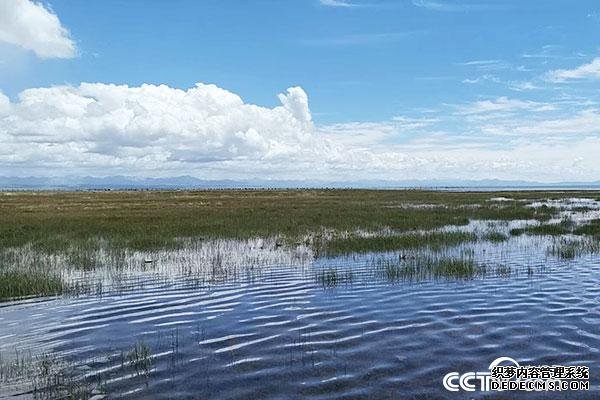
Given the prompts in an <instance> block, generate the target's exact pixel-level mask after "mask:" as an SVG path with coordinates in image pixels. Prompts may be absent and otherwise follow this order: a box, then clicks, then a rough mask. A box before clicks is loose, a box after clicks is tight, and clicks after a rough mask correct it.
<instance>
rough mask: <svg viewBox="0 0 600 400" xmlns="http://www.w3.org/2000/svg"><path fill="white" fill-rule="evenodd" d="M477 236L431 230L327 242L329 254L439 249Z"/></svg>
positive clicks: (474, 238)
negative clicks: (424, 248) (428, 231)
mask: <svg viewBox="0 0 600 400" xmlns="http://www.w3.org/2000/svg"><path fill="white" fill-rule="evenodd" d="M476 240H477V236H476V235H475V234H473V233H468V232H431V233H410V234H404V235H389V236H372V237H358V236H352V237H348V238H339V239H333V240H331V241H329V242H327V243H326V244H325V246H326V248H325V253H326V254H327V255H339V254H349V253H367V252H378V251H393V250H401V249H416V248H423V247H429V248H432V249H439V248H442V247H446V246H456V245H458V244H461V243H467V242H474V241H476Z"/></svg>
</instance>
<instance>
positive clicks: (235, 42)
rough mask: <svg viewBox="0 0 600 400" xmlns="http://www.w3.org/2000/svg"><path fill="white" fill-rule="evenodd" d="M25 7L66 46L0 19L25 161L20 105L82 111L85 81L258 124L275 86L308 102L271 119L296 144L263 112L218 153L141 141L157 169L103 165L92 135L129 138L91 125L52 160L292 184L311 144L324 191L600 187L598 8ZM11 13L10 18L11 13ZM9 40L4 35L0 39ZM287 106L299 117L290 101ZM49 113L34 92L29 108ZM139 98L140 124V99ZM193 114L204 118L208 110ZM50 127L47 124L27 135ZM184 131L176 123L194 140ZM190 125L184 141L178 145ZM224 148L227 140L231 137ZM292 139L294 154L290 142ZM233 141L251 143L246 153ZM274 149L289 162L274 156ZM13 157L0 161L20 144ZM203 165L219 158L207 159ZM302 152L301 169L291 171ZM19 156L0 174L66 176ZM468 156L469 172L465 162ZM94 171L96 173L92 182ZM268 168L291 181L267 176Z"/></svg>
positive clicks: (427, 2)
mask: <svg viewBox="0 0 600 400" xmlns="http://www.w3.org/2000/svg"><path fill="white" fill-rule="evenodd" d="M15 2H19V3H30V2H28V1H27V0H15ZM31 4H33V6H34V7H41V8H42V9H43V10H44V11H46V12H47V13H48V14H49V15H51V16H53V17H55V18H57V19H58V20H59V24H60V29H63V31H58V36H60V37H58V38H57V39H56V40H57V41H56V42H55V44H57V46H58V45H63V46H66V47H62V48H59V50H58V52H55V55H52V54H51V52H50V53H43V50H40V49H41V48H42V46H44V44H43V43H38V42H35V43H34V42H32V40H33V39H31V38H32V37H39V35H38V36H35V35H33V34H29V35H25V34H15V33H14V32H17V31H18V30H19V29H20V30H26V31H27V30H28V29H34V28H31V27H26V26H21V25H18V26H17V24H14V26H13V25H11V24H12V22H11V21H8V20H7V21H4V23H5V24H6V26H7V27H6V28H5V32H4V36H3V34H2V29H1V28H0V90H1V91H2V92H3V93H4V95H6V96H7V97H8V98H9V99H10V101H9V103H10V107H11V108H10V111H9V112H8V115H5V116H4V118H5V119H6V118H9V117H11V116H12V119H11V121H12V122H11V124H12V125H7V127H6V128H5V130H6V131H8V132H9V134H8V135H7V136H6V138H5V140H6V143H11V144H15V143H20V145H23V143H24V142H25V143H26V144H27V140H24V139H23V138H24V137H36V138H35V139H31V140H32V141H31V142H29V143H28V144H29V145H30V147H31V146H38V147H39V146H40V143H41V142H43V140H42V139H41V138H40V137H41V136H44V137H45V138H46V139H44V140H47V136H48V135H50V133H49V132H43V134H42V133H39V132H34V133H35V134H32V133H31V132H29V131H27V132H25V131H26V130H27V129H29V130H31V127H28V128H27V129H25V128H23V124H21V125H19V127H15V126H16V123H15V122H14V120H15V119H16V118H17V117H18V118H23V117H22V115H21V114H18V112H19V111H20V112H21V113H25V112H26V111H27V112H29V113H30V112H31V109H29V110H25V106H26V104H24V102H23V101H22V100H20V98H19V96H20V93H22V92H23V91H27V90H30V89H32V88H46V89H51V88H53V87H54V88H55V87H57V86H60V87H70V88H72V89H73V90H74V91H75V92H76V93H75V94H76V95H77V96H79V97H80V98H81V97H83V98H92V99H94V100H97V99H98V95H97V94H89V93H90V90H91V89H89V90H87V92H86V91H85V90H84V91H82V89H81V88H80V84H81V83H82V82H88V83H95V84H102V85H110V84H117V85H128V87H131V88H134V87H140V86H141V85H142V84H152V85H161V84H164V85H166V86H167V87H168V88H170V89H173V90H175V89H183V90H187V89H189V88H192V87H194V85H195V84H196V83H197V82H202V83H204V84H214V85H216V86H217V87H218V88H220V89H223V90H224V91H227V92H228V93H233V94H236V95H238V96H240V97H241V99H242V100H243V103H244V104H245V105H256V106H260V107H262V108H264V109H265V110H271V111H272V110H275V111H277V110H278V107H280V108H281V104H282V103H281V99H280V98H278V96H277V94H278V93H284V92H286V89H287V88H290V87H299V88H301V90H302V91H303V93H304V94H305V95H306V96H307V101H306V102H307V104H300V105H298V104H296V103H294V104H296V105H297V107H296V106H294V104H292V105H291V106H289V107H288V108H286V110H288V111H289V113H290V115H291V118H292V119H293V121H292V122H290V123H289V126H287V128H289V127H290V126H292V125H294V124H297V125H298V126H302V128H301V129H304V130H301V131H294V132H295V133H293V134H292V133H290V134H286V135H284V136H285V137H284V138H281V137H278V136H277V135H275V134H273V133H271V132H272V131H273V130H274V129H275V128H274V127H271V126H270V125H269V126H267V125H265V123H266V122H264V121H265V118H266V120H269V121H272V120H273V118H274V117H273V116H272V115H270V114H269V115H265V116H263V117H264V118H263V119H260V121H257V122H256V121H255V122H253V123H250V122H248V121H243V123H242V121H238V120H237V119H236V120H235V121H236V122H235V124H233V125H235V127H236V128H235V129H238V130H239V129H242V128H240V126H242V125H243V129H242V130H243V132H244V135H245V136H244V137H245V139H244V143H242V144H240V143H237V142H235V140H234V142H235V143H234V144H232V142H231V140H230V138H229V139H228V137H223V135H222V132H221V131H215V132H204V131H202V132H201V134H200V133H198V135H197V137H196V138H197V139H198V141H199V143H190V142H188V141H182V140H183V139H181V138H179V139H178V138H177V137H174V136H173V135H172V136H171V138H172V140H171V142H169V143H167V142H168V140H163V139H161V140H162V141H161V140H158V139H156V135H158V133H157V134H156V135H155V136H153V137H152V138H151V139H148V138H145V139H144V140H140V142H139V143H140V147H139V148H141V147H144V148H146V150H145V151H144V152H143V154H144V157H147V156H148V154H149V152H150V153H151V152H156V153H153V154H155V155H156V157H157V158H156V159H154V160H146V161H143V160H141V159H140V157H139V152H137V153H136V146H135V144H132V143H128V144H123V146H120V147H119V148H115V149H113V150H114V152H113V153H111V154H110V155H111V156H113V157H116V159H114V160H112V161H111V160H109V159H106V157H105V156H107V155H108V154H106V151H104V150H103V151H102V152H97V151H96V150H94V149H97V148H103V149H105V148H106V146H104V145H100V144H98V141H97V140H96V139H97V138H98V137H99V136H98V135H100V136H101V137H102V138H104V137H105V136H106V135H109V134H110V135H113V136H111V140H112V141H119V140H121V139H123V138H124V137H131V135H132V133H131V132H132V131H131V132H130V131H127V129H124V128H123V129H121V131H119V129H120V128H114V127H113V128H111V129H112V131H111V132H109V133H107V130H109V128H106V127H103V128H102V129H101V130H99V131H93V129H92V128H89V125H86V124H84V123H82V125H81V128H80V130H81V131H86V130H87V131H89V132H87V131H86V132H81V137H80V138H76V137H72V138H71V139H72V141H71V142H69V143H66V142H63V143H62V144H61V146H63V147H62V150H61V151H64V150H65V149H67V148H68V149H74V148H79V149H80V148H84V150H83V151H82V155H81V156H80V157H78V158H77V159H76V160H69V165H70V167H71V170H75V171H81V173H91V174H101V172H103V171H106V172H107V171H109V170H110V171H111V172H114V173H124V174H133V175H156V174H183V173H186V172H190V173H191V174H193V175H196V176H200V177H203V176H204V177H211V178H219V177H236V178H244V177H246V178H251V177H256V176H264V175H265V174H266V175H268V177H273V178H301V176H299V175H298V173H297V167H294V165H295V166H298V165H305V166H308V165H311V164H312V163H314V162H315V160H317V159H319V160H321V159H322V158H323V154H321V153H319V152H318V151H314V149H313V150H310V149H311V147H310V146H315V148H317V149H323V148H326V147H327V146H331V147H332V150H331V151H334V150H335V152H337V153H339V154H338V155H337V156H335V157H333V158H331V159H328V160H327V161H324V162H323V163H322V165H320V166H319V171H320V172H319V173H318V174H317V175H318V176H324V177H326V178H331V179H346V178H350V177H355V176H356V175H358V176H360V177H361V178H365V179H368V178H379V177H384V178H386V179H399V178H419V177H426V178H433V177H441V178H445V179H451V178H455V179H483V178H499V179H519V178H521V179H531V180H542V181H553V180H591V179H594V178H595V177H596V178H600V174H599V173H600V165H597V164H596V161H595V160H594V159H593V158H594V157H592V156H591V153H589V152H590V151H591V150H590V149H592V148H594V149H596V148H595V147H594V146H596V145H598V146H599V147H598V149H600V144H599V137H600V132H598V130H597V129H596V128H595V127H594V126H595V123H596V122H597V121H600V116H599V113H598V110H597V107H598V106H597V103H598V100H599V96H598V93H599V92H598V89H599V88H600V79H599V77H600V61H599V62H598V63H599V65H596V64H594V60H595V59H596V57H598V56H599V53H600V52H599V43H598V37H599V33H600V5H599V4H598V3H597V2H596V1H577V2H572V1H566V0H565V1H558V0H555V1H526V2H524V1H483V0H479V1H466V0H463V1H450V0H448V1H442V0H414V1H408V0H407V1H377V0H371V1H360V0H356V1H350V0H348V1H341V0H321V1H319V0H294V1H292V0H290V1H274V0H273V1H182V0H177V1H135V0H127V1H125V0H120V1H117V0H104V1H89V2H88V1H86V2H83V1H64V0H53V1H51V2H43V3H31ZM4 6H5V7H8V6H7V5H4ZM19 10H21V9H19ZM19 10H16V11H14V12H15V13H18V12H25V11H22V10H26V9H25V8H23V9H22V10H21V11H19ZM32 10H33V9H32ZM34 11H35V10H34ZM32 12H33V11H32ZM14 15H16V14H14ZM0 18H1V17H0ZM23 20H24V21H27V19H25V18H23ZM31 21H35V20H33V19H32V20H31ZM2 22H3V21H2V20H1V19H0V27H1V25H2ZM50 22H51V21H50ZM50 22H49V24H50ZM24 24H26V22H25V23H24ZM32 24H33V22H32ZM9 25H10V26H9ZM9 27H10V29H12V30H13V31H10V32H8V33H7V32H6V31H8V30H9ZM55 28H56V27H55ZM35 29H37V28H35ZM18 32H21V31H18ZM54 32H55V33H56V32H57V31H56V29H55V30H54ZM3 37H4V40H3ZM28 38H29V39H28ZM60 40H62V41H63V42H60V43H59V41H60ZM65 41H70V43H71V44H72V48H70V47H69V46H70V44H68V43H66V42H65ZM36 46H37V47H36ZM94 90H101V89H99V88H95V89H94ZM92 91H93V90H92ZM83 92H86V93H87V94H86V93H83ZM288 95H289V96H290V99H292V100H294V101H296V102H299V103H303V100H302V99H303V97H302V95H301V94H300V95H298V93H292V94H290V93H288ZM297 95H298V96H300V97H298V96H297ZM86 96H87V97H86ZM30 97H31V96H30ZM55 98H56V96H55V95H48V97H47V98H46V97H44V99H45V100H43V101H49V102H52V101H54V99H55ZM47 99H50V100H47ZM36 101H38V100H36ZM40 101H41V100H40ZM65 101H67V102H68V101H73V100H69V99H66V100H65ZM136 101H138V103H139V104H140V105H141V107H143V108H144V109H149V108H148V107H147V106H146V102H147V101H150V100H148V99H147V98H144V99H143V100H139V99H138V100H136ZM98 102H100V100H98ZM108 103H110V101H108V100H105V101H104V102H103V103H102V104H101V105H103V106H105V105H106V104H108ZM44 104H45V105H48V104H47V103H44ZM99 104H100V103H99ZM127 104H131V100H129V103H127ZM30 106H31V105H28V107H30ZM38 106H39V104H38V105H37V106H36V107H38ZM54 106H56V105H54ZM305 106H306V109H307V110H308V112H309V113H310V118H309V119H310V124H311V126H308V125H306V126H305V125H302V124H303V121H302V120H301V118H300V119H298V118H296V117H297V115H296V114H295V111H294V110H296V111H297V110H298V109H299V108H298V107H300V108H302V107H305ZM61 107H62V106H61ZM61 107H55V108H61ZM203 107H207V108H208V109H212V108H211V107H212V106H211V105H210V104H203ZM294 107H295V108H294ZM284 108H285V107H284ZM158 109H160V107H159V108H158ZM244 110H245V109H244ZM88 111H89V110H88ZM105 111H106V110H105ZM223 112H224V114H223V115H225V116H224V117H223V118H230V117H231V115H232V114H231V113H232V112H233V111H231V110H229V109H228V110H226V111H223ZM240 112H242V113H246V112H247V111H240ZM78 115H79V117H78V118H80V119H82V118H84V116H82V115H83V114H78ZM86 115H87V116H88V117H89V115H88V114H86ZM233 115H237V114H235V113H234V114H233ZM63 117H64V115H63V116H62V117H61V116H57V115H56V114H52V118H54V122H53V126H56V125H57V124H61V123H66V122H65V119H64V118H63ZM48 118H50V117H49V115H45V116H44V119H43V120H42V121H40V122H42V123H43V121H48ZM86 118H87V117H86ZM174 118H175V119H177V117H174ZM231 118H233V117H231ZM236 118H237V117H236ZM277 118H279V117H277ZM199 121H200V120H196V121H195V122H194V123H193V124H192V125H191V126H193V127H197V126H204V125H202V122H199ZM88 122H89V121H88ZM163 122H164V121H162V122H160V123H158V124H159V125H160V124H161V123H163ZM78 123H79V122H78ZM109 125H110V124H109ZM159 125H157V126H159ZM1 126H2V125H0V127H1ZM69 126H71V125H69ZM78 126H79V125H78ZM127 126H131V124H130V125H127ZM160 126H162V125H160ZM86 127H88V128H86ZM193 127H189V126H186V127H183V128H182V129H184V130H186V131H189V130H190V129H191V130H192V131H193V130H194V129H196V128H193ZM67 128H68V126H67ZM229 128H230V126H229V125H227V127H226V128H223V126H220V125H219V126H218V127H216V128H215V129H229ZM259 128H260V129H259ZM57 129H58V128H57ZM157 129H159V128H157ZM232 129H233V128H232ZM290 129H292V128H290ZM251 130H253V131H252V132H254V131H256V132H257V135H258V136H256V138H255V137H254V136H253V135H254V133H251V134H247V133H248V132H250V131H251ZM92 131H93V132H92ZM100 131H101V132H100ZM134 131H135V130H134ZM24 132H25V133H28V135H24ZM99 132H100V133H99ZM136 132H137V131H136ZM0 133H1V132H0ZM17 135H19V136H18V138H17V139H15V138H16V137H17ZM102 135H104V136H102ZM211 135H216V136H218V137H219V141H218V142H219V145H220V146H221V147H219V146H217V147H215V146H212V144H211V146H212V147H210V149H208V148H205V147H203V146H204V145H205V144H206V143H209V142H211V138H212V137H213V136H211ZM231 135H233V136H232V137H234V136H235V137H238V136H239V135H238V133H237V131H236V132H232V133H231ZM236 135H238V136H236ZM273 135H275V136H273ZM9 136H10V137H9ZM91 136H93V138H92V139H90V137H91ZM291 136H294V137H295V138H296V139H294V141H291V142H290V140H291V139H289V138H290V137H291ZM305 136H306V137H305ZM186 137H187V136H186ZM248 137H253V138H255V139H256V140H254V139H252V140H253V141H252V143H250V144H248V143H249V142H248V141H249V140H250V139H247V138H248ZM298 138H304V139H302V140H299V139H298ZM306 138H308V139H306ZM305 139H306V140H308V141H311V140H312V141H313V142H314V141H315V140H316V141H317V142H318V143H316V142H315V143H312V142H311V143H308V142H306V141H305ZM309 139H310V140H309ZM103 140H104V139H103ZM236 140H237V139H236ZM320 140H325V141H326V143H320V142H319V141H320ZM123 141H124V142H126V140H125V139H123ZM200 142H201V143H200ZM258 142H260V144H258ZM48 143H54V145H56V143H58V141H57V140H54V139H52V140H47V143H46V145H48ZM280 144H281V146H284V147H286V149H287V152H285V151H284V152H278V151H279V150H277V151H276V150H274V149H275V148H277V149H280V148H281V146H279V145H280ZM575 144H576V145H577V146H580V147H576V146H575ZM542 145H543V147H540V146H542ZM14 146H15V147H14V148H13V150H12V151H15V149H17V147H18V145H16V144H15V145H14ZM64 146H66V147H64ZM82 146H83V147H82ZM194 146H196V147H198V148H199V150H198V153H200V154H203V156H201V157H199V159H200V160H201V161H199V162H196V163H191V164H190V161H189V160H190V159H191V158H190V157H188V156H185V157H183V158H182V157H180V156H178V155H176V152H177V151H179V150H181V148H183V147H185V149H184V150H185V151H184V153H185V154H188V155H189V154H191V153H193V152H194V148H195V147H194ZM231 146H234V147H235V149H234V150H231ZM265 146H266V147H265ZM42 147H43V146H42ZM139 148H138V150H139ZM259 148H260V149H259ZM298 149H301V150H302V151H299V150H298ZM579 149H581V150H579ZM17 150H18V149H17ZM209 150H210V151H212V152H216V153H218V156H216V158H215V157H208V156H206V154H205V153H206V152H208V151H209ZM57 151H58V150H57ZM305 151H306V153H307V154H305V155H303V156H302V157H301V159H295V158H294V157H292V156H290V154H292V155H293V154H299V153H303V152H305ZM531 152H534V153H536V152H537V153H541V154H531ZM21 153H23V154H22V157H16V158H17V159H18V160H19V163H16V162H15V157H14V156H13V157H12V158H11V157H9V156H7V155H5V158H4V159H2V158H1V154H0V165H3V168H4V170H5V171H4V175H7V174H15V173H19V172H24V171H25V170H27V172H29V173H34V174H38V173H41V172H44V173H52V174H58V175H61V174H65V173H66V170H63V169H61V168H60V167H58V165H60V163H59V162H57V160H55V159H52V157H50V158H51V159H50V160H49V163H50V164H39V163H37V164H36V162H34V161H30V162H29V163H28V161H27V160H28V157H34V154H35V153H31V154H29V155H27V154H25V152H24V151H22V150H21ZM308 153H310V154H311V155H308ZM365 153H367V155H366V156H365V155H364V154H365ZM566 153H569V154H568V155H565V154H566ZM136 154H137V155H136ZM286 154H287V160H286V159H285V157H286ZM343 154H350V155H351V156H349V157H345V156H343ZM461 154H466V155H467V157H463V156H461ZM561 154H562V156H560V155H561ZM98 155H100V156H98ZM530 155H531V156H532V157H529V156H530ZM136 157H138V160H137V161H136V160H135V158H136ZM311 157H312V158H311ZM361 157H362V158H361ZM557 157H558V158H557ZM192 158H194V159H195V158H197V157H192ZM465 158H466V159H468V160H469V162H468V163H467V164H465V165H462V164H461V163H465V162H466V161H464V160H465ZM140 160H141V161H140ZM157 160H162V161H157ZM210 160H212V161H210ZM215 160H216V161H215ZM158 162H161V163H164V164H161V165H162V167H161V171H156V170H154V169H153V168H152V165H158V164H157V163H158ZM2 163H3V164H2ZM386 163H387V164H386ZM436 163H437V164H436ZM48 165H50V166H51V169H48ZM106 165H109V166H111V167H110V168H109V169H108V170H107V169H106V168H105V166H106ZM361 165H365V168H364V170H361V167H360V166H361ZM386 165H389V168H386ZM54 168H56V169H54ZM275 168H277V171H288V172H281V173H273V172H269V171H273V170H274V169H275ZM49 171H50V172H49ZM2 172H3V171H2V170H0V175H3V173H2ZM309 172H311V171H309Z"/></svg>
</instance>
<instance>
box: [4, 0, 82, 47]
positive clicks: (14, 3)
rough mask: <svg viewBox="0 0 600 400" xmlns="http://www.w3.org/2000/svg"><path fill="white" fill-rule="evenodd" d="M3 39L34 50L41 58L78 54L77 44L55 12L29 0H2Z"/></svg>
mask: <svg viewBox="0 0 600 400" xmlns="http://www.w3.org/2000/svg"><path fill="white" fill-rule="evenodd" d="M0 42H5V43H9V44H13V45H17V46H20V47H23V48H25V49H27V50H31V51H33V52H34V53H35V54H36V55H37V56H38V57H40V58H72V57H75V55H76V47H75V43H73V40H71V37H70V34H69V31H68V30H67V29H66V28H65V27H64V26H62V24H61V22H60V20H59V19H58V17H57V16H56V14H54V13H53V12H52V11H51V10H50V9H48V8H46V7H44V5H43V4H42V3H38V2H33V1H30V0H0Z"/></svg>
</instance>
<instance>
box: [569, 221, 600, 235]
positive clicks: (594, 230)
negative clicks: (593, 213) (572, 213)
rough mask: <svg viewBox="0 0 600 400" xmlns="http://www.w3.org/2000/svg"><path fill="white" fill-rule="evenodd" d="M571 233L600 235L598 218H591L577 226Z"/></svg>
mask: <svg viewBox="0 0 600 400" xmlns="http://www.w3.org/2000/svg"><path fill="white" fill-rule="evenodd" d="M573 233H574V234H576V235H592V236H600V219H594V220H591V221H590V222H589V223H587V224H585V225H581V226H579V227H577V228H576V229H575V230H574V231H573Z"/></svg>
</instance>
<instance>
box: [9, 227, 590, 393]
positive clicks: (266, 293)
mask: <svg viewBox="0 0 600 400" xmlns="http://www.w3.org/2000/svg"><path fill="white" fill-rule="evenodd" d="M506 229H508V226H507V227H506ZM549 240H550V239H549V238H544V237H537V238H536V237H527V236H523V237H513V238H511V239H510V240H508V241H505V242H501V243H496V244H494V243H479V242H478V243H476V244H472V245H465V246H462V247H461V248H460V249H456V250H455V251H463V252H464V251H465V250H468V251H470V252H472V254H473V257H475V259H477V260H478V262H482V263H488V264H502V265H506V266H508V267H510V273H492V274H487V275H486V276H483V277H477V278H474V279H437V280H434V279H414V280H399V281H393V282H392V281H389V280H386V279H382V278H381V277H378V276H376V275H375V274H373V272H372V268H371V267H369V265H370V264H369V263H370V262H371V261H372V260H373V259H374V258H377V257H398V256H399V255H398V254H394V253H389V254H383V255H382V254H367V255H361V256H354V257H341V258H314V257H312V256H310V255H309V256H306V257H300V256H298V255H297V254H296V255H295V256H293V257H290V258H285V257H275V258H273V259H271V260H270V262H272V264H270V265H268V266H263V267H261V269H260V272H256V271H255V272H252V273H251V272H248V271H245V272H240V273H239V274H237V275H236V276H235V279H224V280H222V281H221V282H210V283H206V282H199V283H197V284H194V285H185V284H182V285H175V284H173V282H166V281H165V280H164V279H156V274H155V273H154V272H152V273H150V272H148V273H147V274H146V275H145V274H144V273H143V272H138V273H136V274H135V280H136V282H137V286H136V288H135V289H134V290H130V291H119V292H110V291H108V293H106V294H104V295H102V296H97V295H90V296H82V297H77V298H57V299H50V300H44V301H39V300H38V301H31V300H30V301H21V302H18V303H12V304H5V305H3V306H2V307H0V351H1V352H2V354H3V357H4V358H7V357H8V358H10V356H11V354H14V353H15V352H18V351H22V352H24V351H28V352H32V353H35V354H42V353H45V352H53V353H56V354H60V355H62V356H64V357H65V358H66V359H68V360H69V361H70V362H73V363H74V364H75V365H76V370H77V371H78V373H80V374H82V375H85V376H86V377H87V379H88V380H90V381H94V382H95V381H97V382H98V383H99V385H101V387H103V388H105V389H106V392H107V393H108V394H109V398H126V399H144V398H149V397H152V398H164V399H168V398H198V399H200V398H202V399H210V398H215V399H225V398H227V399H234V398H237V399H247V398H255V399H271V398H272V399H290V398H314V399H333V398H365V399H366V398H371V399H373V398H382V399H386V398H411V397H414V398H446V397H447V398H472V397H484V396H483V395H482V394H481V393H478V392H475V393H473V394H469V395H466V394H465V393H464V392H462V393H458V394H453V393H449V392H447V391H445V389H444V388H443V386H442V378H443V376H444V375H445V374H446V373H448V372H451V371H459V372H468V371H486V370H487V369H488V366H489V364H490V362H492V361H493V360H494V359H495V358H497V357H501V356H509V357H512V358H514V359H516V360H518V361H519V362H520V363H521V364H522V365H523V364H531V365H541V364H548V365H552V364H562V365H587V366H589V367H590V375H591V388H590V391H589V392H586V393H584V394H583V395H582V394H581V393H574V392H565V393H554V394H544V395H543V396H542V395H538V397H537V398H557V399H558V398H600V379H599V378H598V372H599V371H600V353H599V348H600V329H599V327H600V260H599V259H598V257H597V256H584V257H581V258H577V259H575V260H571V261H564V260H559V259H556V258H553V257H551V256H549V255H547V252H546V248H547V246H548V241H549ZM450 252H451V251H450ZM165 265H166V267H165V268H167V267H168V262H167V261H165ZM332 267H335V268H339V269H340V271H350V272H351V276H352V279H347V280H344V281H343V282H340V283H338V284H336V285H324V284H323V282H320V281H319V280H318V279H316V278H315V277H316V276H318V274H319V271H322V270H323V269H327V268H332ZM167 269H168V268H167ZM179 273H181V272H179ZM132 279H133V278H132ZM174 279H175V280H177V279H176V278H174ZM140 341H142V342H143V343H145V344H146V345H147V346H148V347H149V348H150V350H151V357H152V362H151V365H150V368H149V371H147V373H143V374H140V373H136V372H135V371H132V370H131V369H127V368H124V367H123V355H122V353H123V352H127V351H128V350H129V349H131V348H132V346H134V345H135V344H136V343H139V342H140ZM19 393H23V389H22V388H20V387H19V386H18V385H17V384H5V385H4V386H3V388H2V389H0V397H2V396H4V398H12V395H14V394H19ZM519 395H520V396H522V397H527V398H529V397H532V396H531V395H530V394H526V393H520V394H519ZM22 396H23V397H27V396H28V395H27V394H22ZM512 396H514V394H511V396H507V395H505V397H507V398H509V397H512ZM496 397H497V394H496ZM533 397H535V396H533Z"/></svg>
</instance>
